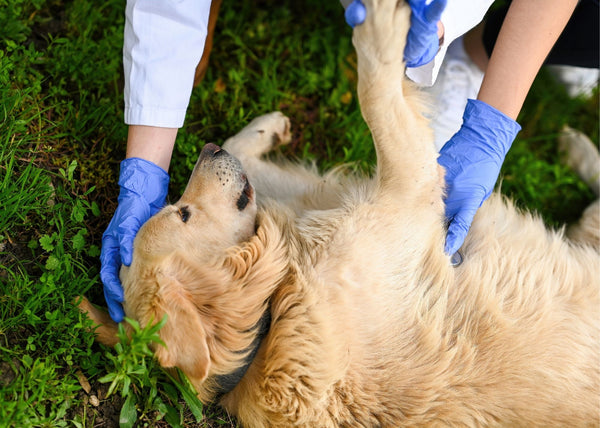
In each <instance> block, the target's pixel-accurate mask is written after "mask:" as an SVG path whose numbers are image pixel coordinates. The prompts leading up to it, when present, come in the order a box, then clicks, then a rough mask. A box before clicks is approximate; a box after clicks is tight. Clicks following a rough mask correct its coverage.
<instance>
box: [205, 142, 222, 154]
mask: <svg viewBox="0 0 600 428" xmlns="http://www.w3.org/2000/svg"><path fill="white" fill-rule="evenodd" d="M222 150H223V149H221V147H219V146H217V145H216V144H213V143H206V144H205V145H204V147H203V148H202V153H204V155H205V156H206V155H211V156H214V155H216V154H217V153H219V152H220V151H222Z"/></svg>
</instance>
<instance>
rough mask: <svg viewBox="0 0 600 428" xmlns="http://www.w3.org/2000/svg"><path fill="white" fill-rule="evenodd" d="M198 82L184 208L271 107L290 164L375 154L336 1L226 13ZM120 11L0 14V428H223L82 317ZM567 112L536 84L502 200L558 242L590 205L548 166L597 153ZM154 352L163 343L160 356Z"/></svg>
mask: <svg viewBox="0 0 600 428" xmlns="http://www.w3.org/2000/svg"><path fill="white" fill-rule="evenodd" d="M224 3H225V4H224V5H223V8H222V12H221V15H220V17H219V21H218V25H217V34H216V38H215V47H214V50H213V54H212V58H211V65H210V68H209V70H208V73H207V76H206V78H205V80H204V81H203V82H202V83H201V84H200V85H199V86H198V87H197V88H195V90H194V92H193V94H192V98H191V103H190V108H189V110H188V115H187V119H186V125H185V127H184V128H183V129H182V130H181V131H180V133H179V135H178V138H177V143H176V149H175V153H174V158H173V162H172V164H171V171H170V172H171V175H172V185H171V189H170V195H171V199H173V200H176V199H177V198H178V195H180V194H181V191H182V190H183V187H184V185H185V183H186V181H187V178H188V176H189V173H190V171H191V168H192V166H193V164H194V163H195V161H196V157H197V155H198V153H199V150H200V149H201V147H202V146H203V145H204V144H205V143H206V142H216V143H221V142H223V141H224V140H225V139H226V138H227V137H229V136H230V135H232V134H233V133H235V132H237V131H238V130H239V129H240V128H242V127H243V126H244V125H245V124H246V123H247V122H248V121H249V120H251V119H252V118H254V117H256V116H258V115H260V114H263V113H266V112H269V111H272V110H282V111H283V112H284V113H285V114H287V115H288V116H289V117H290V118H291V121H292V124H293V141H292V144H291V145H290V146H289V147H286V148H285V149H283V150H284V154H285V155H287V156H292V157H297V158H299V159H303V160H307V161H311V162H312V161H314V162H316V163H317V165H318V166H319V167H320V168H323V169H325V168H329V167H331V166H334V165H338V164H341V163H346V164H350V165H351V167H352V168H354V169H355V170H358V171H362V172H364V173H369V172H370V171H371V170H372V167H373V164H374V161H375V159H374V150H373V147H372V144H371V140H370V136H369V133H368V129H367V127H366V126H365V124H364V122H363V120H362V117H361V114H360V111H359V108H358V103H357V99H356V92H355V86H356V62H355V61H356V59H355V55H354V53H353V49H352V45H351V30H350V29H349V28H348V27H347V25H346V24H345V22H344V19H343V14H342V11H341V7H340V6H339V4H338V2H336V1H333V2H322V1H317V0H307V1H304V2H295V1H292V0H284V1H274V0H260V1H256V2H224ZM123 23H124V2H123V1H122V0H107V1H105V2H101V3H98V2H92V1H91V0H69V1H65V0H0V427H19V428H20V427H55V426H76V427H91V426H116V425H119V424H121V425H122V426H134V425H135V426H200V427H211V426H235V422H234V421H232V420H231V419H230V418H229V417H228V416H227V415H226V414H224V413H223V412H221V411H218V410H215V409H214V408H212V407H209V406H203V405H202V404H201V403H199V402H198V400H197V399H196V398H195V396H194V395H193V392H192V391H191V389H190V387H189V385H188V384H187V383H186V380H185V378H184V377H182V376H181V375H180V374H178V373H176V372H167V371H164V370H162V369H161V368H160V367H158V365H157V363H156V362H155V360H154V359H153V358H152V357H151V352H150V351H149V348H148V345H149V344H150V343H151V342H156V343H160V340H159V339H158V337H157V335H156V331H157V329H158V328H159V327H160V325H161V323H162V322H164V320H157V321H158V324H157V325H156V326H153V325H149V326H146V327H145V328H140V326H139V325H137V324H136V323H135V322H134V321H131V324H132V326H133V330H134V332H135V333H134V335H133V337H132V339H131V341H129V340H126V339H125V337H124V334H123V331H121V333H120V335H121V336H122V339H123V340H122V343H121V344H120V345H119V346H118V347H117V349H116V350H109V349H105V348H103V347H101V346H99V345H97V344H94V343H93V336H92V334H91V333H90V331H89V328H90V324H89V322H88V321H87V320H86V319H85V318H84V317H83V316H82V315H81V314H80V313H79V312H78V311H77V310H76V308H75V306H74V303H75V302H76V301H77V297H78V296H80V295H83V294H85V295H87V296H88V297H90V298H91V299H92V300H93V301H94V302H96V303H98V304H101V305H102V304H103V298H102V286H101V283H100V280H99V276H98V272H99V261H98V255H99V248H100V241H101V236H102V232H103V231H104V229H105V227H106V225H107V224H108V222H109V220H110V217H111V216H112V213H113V212H114V209H115V207H116V196H117V194H118V188H117V185H116V181H117V176H118V163H119V161H120V160H121V159H122V158H123V156H124V149H125V147H124V146H125V138H126V132H127V130H126V127H125V125H124V124H123V121H122V116H123V111H122V87H123V82H122V64H121V52H122V41H123V38H122V31H123ZM597 95H598V94H597V92H596V93H595V95H594V96H593V97H592V98H591V99H583V98H577V99H570V98H569V97H568V96H567V94H566V92H565V91H564V89H563V88H562V87H560V86H559V85H557V84H556V83H555V82H554V81H553V80H552V78H551V77H550V76H549V75H547V74H546V73H545V72H542V73H541V74H540V76H539V78H538V79H537V80H536V82H535V84H534V87H533V88H532V91H531V93H530V95H529V97H528V99H527V102H526V105H525V107H524V109H523V112H522V113H521V115H520V117H519V122H520V123H521V124H522V125H523V131H522V132H521V133H520V134H519V136H518V138H517V140H516V141H515V143H514V144H513V148H512V150H511V151H510V153H509V156H508V158H507V160H506V163H505V165H504V168H503V171H502V175H503V180H502V191H503V192H504V193H506V194H507V195H509V196H511V197H513V198H515V199H516V200H517V203H518V204H520V205H521V206H523V207H526V208H528V209H533V210H535V211H537V212H538V213H539V214H540V215H541V216H542V217H543V218H544V220H545V221H546V222H547V223H548V224H549V225H550V226H552V227H559V226H560V225H561V224H563V223H564V222H570V221H573V220H574V219H576V218H577V217H578V215H579V213H580V212H581V210H582V209H583V208H584V207H585V206H586V205H587V204H588V203H589V202H590V201H591V200H592V198H593V196H592V194H591V193H590V192H589V190H588V189H587V188H586V186H585V185H584V184H583V183H582V182H581V181H580V180H579V179H578V178H577V177H576V176H575V174H574V173H573V172H572V171H570V170H569V168H567V167H566V166H564V165H563V164H562V163H561V162H560V159H559V155H558V151H557V142H556V137H557V134H558V132H559V131H560V129H561V127H562V125H563V124H569V125H570V126H572V127H573V128H577V129H580V130H582V131H584V132H586V133H587V134H588V135H589V136H590V137H591V138H592V139H593V140H594V141H595V142H596V143H597V142H598V96H597ZM158 346H160V345H158Z"/></svg>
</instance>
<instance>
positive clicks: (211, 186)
mask: <svg viewBox="0 0 600 428" xmlns="http://www.w3.org/2000/svg"><path fill="white" fill-rule="evenodd" d="M258 223H259V222H257V207H256V201H255V197H254V191H253V188H252V187H251V185H250V183H249V182H248V179H247V177H246V174H245V172H244V170H243V168H242V165H241V163H240V162H239V161H238V160H237V159H236V158H234V157H233V156H231V155H230V154H229V153H227V152H226V151H225V150H222V149H221V148H219V147H218V146H216V145H214V144H207V145H206V146H205V147H204V149H203V150H202V152H201V154H200V157H199V159H198V162H197V163H196V166H195V167H194V170H193V172H192V175H191V178H190V181H189V183H188V185H187V187H186V190H185V192H184V194H183V195H182V197H181V199H180V200H179V201H178V202H177V203H175V204H174V205H168V206H166V207H164V208H163V209H162V210H161V211H159V212H158V213H157V214H156V215H155V216H153V217H152V218H150V219H149V220H148V221H147V222H146V223H145V224H144V225H143V226H142V228H141V229H140V231H139V232H138V234H137V236H136V238H135V241H134V253H133V261H132V264H131V266H129V267H127V266H124V267H123V268H122V270H121V281H122V284H123V288H124V292H125V302H124V309H125V313H126V315H127V316H128V317H130V318H133V319H136V320H138V321H139V322H140V324H141V325H142V326H143V325H146V324H148V323H150V322H158V321H160V320H161V319H162V318H163V316H164V315H165V314H166V315H167V316H168V320H167V323H166V325H165V326H164V327H163V328H162V329H161V330H160V332H159V334H160V336H161V339H162V340H163V341H164V342H165V344H166V347H163V346H156V347H155V354H156V357H157V358H158V360H159V362H160V363H161V365H163V366H165V367H173V366H177V367H179V368H180V369H181V370H182V371H183V372H184V373H185V374H186V375H187V376H188V377H189V378H190V380H191V381H192V382H193V384H194V385H195V386H196V388H197V389H198V390H199V391H198V392H199V393H200V396H201V397H202V396H203V394H202V391H201V389H202V385H203V383H204V381H205V380H206V379H207V378H210V377H211V376H212V375H213V374H215V375H218V374H225V373H228V372H229V371H231V370H234V369H235V368H237V367H238V366H239V365H241V364H242V361H243V358H244V357H245V354H244V351H246V350H247V348H248V347H249V345H250V344H251V343H252V340H253V338H254V337H255V335H256V332H255V327H256V325H257V323H258V321H259V320H260V318H261V316H262V315H263V313H264V311H265V310H266V309H267V305H268V299H269V296H270V295H271V293H272V292H273V289H274V287H275V286H276V285H277V283H278V281H279V280H280V279H281V276H282V272H283V270H284V269H283V267H282V262H281V261H282V260H283V259H284V258H285V252H284V251H283V250H281V248H280V243H279V242H278V241H279V238H277V236H278V233H277V232H275V233H271V232H270V230H273V228H272V227H270V226H269V224H260V225H259V224H258ZM260 223H262V222H260ZM267 223H268V222H267ZM271 241H272V242H271ZM208 383H209V384H210V382H208ZM209 392H210V391H209ZM204 397H208V398H210V393H207V394H206V395H204Z"/></svg>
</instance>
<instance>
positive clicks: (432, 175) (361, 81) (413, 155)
mask: <svg viewBox="0 0 600 428" xmlns="http://www.w3.org/2000/svg"><path fill="white" fill-rule="evenodd" d="M364 3H365V6H366V9H367V17H366V19H365V21H364V23H362V24H361V25H358V26H357V27H356V28H355V29H354V35H353V43H354V46H355V48H356V52H357V57H358V97H359V101H360V105H361V111H362V114H363V117H364V118H365V121H366V122H367V124H368V125H369V128H370V129H371V133H372V135H373V140H374V143H375V148H376V152H377V173H378V180H379V184H380V187H379V189H380V192H381V195H380V196H382V197H390V198H393V200H395V201H396V202H399V203H400V204H402V205H404V206H406V203H407V202H408V206H410V207H414V203H417V202H423V203H425V204H427V205H428V206H431V205H435V206H436V207H437V210H436V211H439V210H443V206H442V204H441V195H442V184H443V181H442V180H440V176H443V175H441V170H439V169H438V165H437V161H436V158H437V153H436V151H435V148H434V145H433V138H432V137H433V135H432V132H431V130H430V128H429V126H428V124H427V121H426V119H425V118H424V116H423V115H422V110H421V109H422V107H421V103H420V101H419V94H418V92H417V90H416V89H415V88H412V87H411V84H410V82H408V81H406V80H405V78H404V70H405V65H404V61H403V52H404V46H405V44H406V35H407V32H408V29H409V25H410V24H409V18H410V13H411V10H410V7H409V5H408V4H406V3H405V2H404V1H402V0H365V1H364Z"/></svg>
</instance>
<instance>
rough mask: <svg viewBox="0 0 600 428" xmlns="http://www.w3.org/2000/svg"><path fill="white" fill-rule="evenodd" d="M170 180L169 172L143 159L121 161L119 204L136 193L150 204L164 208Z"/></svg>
mask: <svg viewBox="0 0 600 428" xmlns="http://www.w3.org/2000/svg"><path fill="white" fill-rule="evenodd" d="M169 180H170V178H169V174H168V173H167V171H165V170H164V169H163V168H161V167H160V166H158V165H156V164H155V163H153V162H150V161H148V160H146V159H141V158H127V159H125V160H123V161H121V171H120V173H119V186H120V187H121V192H120V193H119V202H120V200H121V198H122V197H125V196H126V195H127V194H129V193H134V194H136V195H139V196H140V197H142V198H143V199H144V200H145V201H146V202H147V203H148V204H151V205H157V206H162V205H163V204H164V201H165V199H166V197H167V192H168V188H169Z"/></svg>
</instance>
